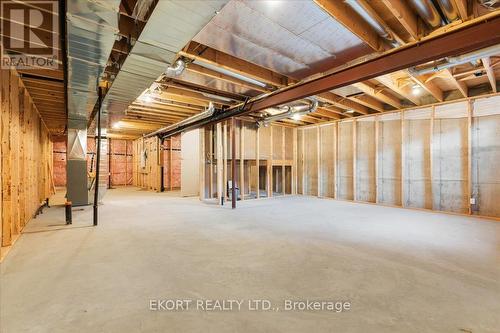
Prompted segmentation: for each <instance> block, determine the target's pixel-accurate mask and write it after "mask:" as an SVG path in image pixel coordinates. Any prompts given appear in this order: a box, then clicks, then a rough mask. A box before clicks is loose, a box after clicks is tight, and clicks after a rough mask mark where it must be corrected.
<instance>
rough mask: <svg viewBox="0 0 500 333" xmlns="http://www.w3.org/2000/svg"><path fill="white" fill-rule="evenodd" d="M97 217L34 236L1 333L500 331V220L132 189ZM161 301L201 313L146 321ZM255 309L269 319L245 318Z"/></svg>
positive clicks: (7, 286)
mask: <svg viewBox="0 0 500 333" xmlns="http://www.w3.org/2000/svg"><path fill="white" fill-rule="evenodd" d="M91 216H92V211H91V207H86V208H84V209H83V210H77V209H74V212H73V220H74V223H73V225H71V226H65V225H64V207H61V206H59V207H52V208H50V209H47V210H45V211H44V213H43V214H42V215H40V216H39V217H38V218H37V219H35V220H33V221H31V222H30V223H29V224H28V226H27V227H26V228H25V230H24V234H23V235H22V236H21V237H20V239H19V240H18V242H17V243H16V244H15V246H14V248H13V249H12V251H11V252H10V253H9V254H8V256H7V258H6V259H5V260H4V262H3V263H2V267H1V281H0V282H1V285H0V287H1V290H0V291H1V304H0V311H1V318H0V325H1V326H0V331H1V332H2V333H3V332H5V333H11V332H15V333H19V332H51V333H53V332H65V333H66V332H332V331H336V332H474V333H475V332H499V331H500V316H499V315H498V314H499V313H500V282H499V281H500V247H499V244H500V241H499V239H500V237H499V235H500V224H499V223H497V222H492V221H488V220H481V219H478V218H469V217H463V216H455V215H447V214H439V213H433V212H425V211H414V210H405V209H398V208H389V207H381V206H376V205H368V204H359V203H350V202H342V201H334V200H329V199H318V198H312V197H300V196H296V197H292V196H287V197H280V198H274V199H263V200H248V201H244V202H238V208H237V209H236V210H231V209H230V207H229V206H226V207H219V206H215V205H210V204H205V203H201V202H200V201H198V200H197V199H194V198H178V197H175V196H173V195H172V194H163V193H161V194H158V193H150V192H145V191H140V190H137V189H135V188H126V189H114V190H110V191H108V193H107V195H106V197H105V204H104V205H102V206H101V207H100V220H99V223H100V224H99V226H98V227H92V226H91ZM158 299H161V300H168V299H174V300H175V299H188V300H193V302H194V303H193V304H192V305H191V307H190V309H189V310H186V311H182V310H179V311H168V310H163V311H152V310H151V309H150V306H151V303H150V301H151V300H158ZM242 299H243V300H244V303H243V305H242V307H241V310H240V311H238V310H237V307H236V306H235V307H234V308H233V310H232V311H229V310H228V311H217V309H215V311H204V310H201V309H200V308H196V307H195V305H196V303H195V302H196V301H197V300H242ZM261 299H263V300H269V301H270V302H271V303H272V306H273V308H274V310H275V311H252V310H251V309H249V307H248V300H261ZM285 300H322V301H342V302H349V303H350V305H351V308H350V310H346V311H343V312H340V313H337V312H335V311H328V310H323V311H315V310H309V311H285V308H284V305H285V304H284V302H285ZM278 308H279V309H278Z"/></svg>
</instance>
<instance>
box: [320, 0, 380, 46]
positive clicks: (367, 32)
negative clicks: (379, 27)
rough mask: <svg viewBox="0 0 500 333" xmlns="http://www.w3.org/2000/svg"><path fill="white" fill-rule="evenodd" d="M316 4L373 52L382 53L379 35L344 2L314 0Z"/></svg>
mask: <svg viewBox="0 0 500 333" xmlns="http://www.w3.org/2000/svg"><path fill="white" fill-rule="evenodd" d="M314 2H316V4H318V6H320V7H321V8H323V10H324V11H325V12H327V13H328V14H330V15H331V16H332V17H333V18H334V19H335V20H336V21H338V22H339V23H341V24H342V25H343V26H345V27H346V28H347V29H348V30H350V31H351V32H352V33H353V34H355V35H356V36H358V38H359V39H361V40H362V41H363V42H365V43H366V44H368V45H369V46H370V47H371V48H372V49H373V50H375V51H382V50H383V49H384V47H383V45H384V44H383V42H382V41H381V38H380V37H379V35H377V33H376V32H375V31H374V30H373V29H372V27H371V26H370V25H369V24H368V23H367V22H366V21H365V20H363V19H362V18H361V17H360V16H359V15H358V14H357V13H356V12H355V11H354V10H353V9H352V8H351V7H350V6H349V5H348V4H346V3H345V2H344V1H338V0H314Z"/></svg>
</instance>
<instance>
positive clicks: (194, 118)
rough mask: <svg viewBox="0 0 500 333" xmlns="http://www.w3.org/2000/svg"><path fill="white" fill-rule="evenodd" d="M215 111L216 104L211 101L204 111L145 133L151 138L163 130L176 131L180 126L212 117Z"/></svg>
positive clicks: (146, 136)
mask: <svg viewBox="0 0 500 333" xmlns="http://www.w3.org/2000/svg"><path fill="white" fill-rule="evenodd" d="M214 112H215V107H214V105H213V104H212V102H210V104H209V106H208V108H207V109H206V110H205V111H203V112H200V113H198V114H196V115H194V116H192V117H189V118H186V119H184V120H181V121H179V122H177V123H175V124H173V125H169V126H166V127H162V128H160V129H158V130H156V131H154V132H152V133H149V134H147V135H144V137H145V138H150V137H152V136H155V135H158V134H160V133H163V132H168V131H175V130H176V129H178V128H180V127H183V126H188V125H189V124H192V123H195V122H197V121H200V120H203V119H206V118H208V117H211V116H212V115H213V114H214Z"/></svg>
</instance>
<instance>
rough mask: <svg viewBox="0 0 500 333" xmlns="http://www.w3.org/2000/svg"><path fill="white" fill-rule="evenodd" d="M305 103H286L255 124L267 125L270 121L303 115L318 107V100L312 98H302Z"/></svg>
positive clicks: (259, 125)
mask: <svg viewBox="0 0 500 333" xmlns="http://www.w3.org/2000/svg"><path fill="white" fill-rule="evenodd" d="M304 101H305V102H306V103H305V104H299V105H286V106H282V107H280V108H278V109H279V110H280V111H282V112H280V113H277V114H273V115H271V116H268V117H266V118H264V119H262V120H259V121H257V126H258V127H262V126H264V127H266V126H268V125H269V124H270V123H271V122H273V121H276V120H281V119H284V118H290V117H292V116H293V115H303V114H307V113H312V112H314V111H316V109H317V108H318V101H317V100H315V99H312V98H306V99H305V100H304Z"/></svg>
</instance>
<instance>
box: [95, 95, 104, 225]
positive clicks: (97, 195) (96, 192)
mask: <svg viewBox="0 0 500 333" xmlns="http://www.w3.org/2000/svg"><path fill="white" fill-rule="evenodd" d="M98 103H99V104H98V110H97V141H96V146H97V156H96V166H95V181H94V186H95V187H94V225H97V207H98V204H99V173H100V172H99V171H100V170H101V166H100V165H99V164H100V162H101V108H102V88H101V87H99V88H98Z"/></svg>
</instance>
